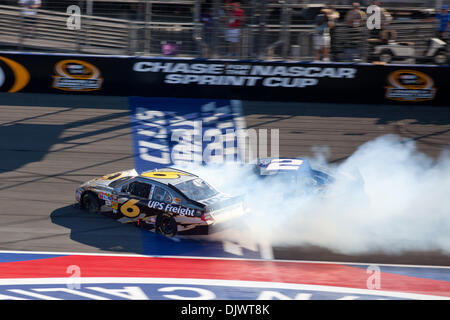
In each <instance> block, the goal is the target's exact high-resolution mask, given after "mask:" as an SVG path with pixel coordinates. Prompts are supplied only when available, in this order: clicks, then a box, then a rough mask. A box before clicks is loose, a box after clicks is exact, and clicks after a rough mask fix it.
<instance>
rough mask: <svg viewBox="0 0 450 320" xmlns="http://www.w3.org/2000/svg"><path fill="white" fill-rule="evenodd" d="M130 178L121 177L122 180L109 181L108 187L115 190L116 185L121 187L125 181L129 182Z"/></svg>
mask: <svg viewBox="0 0 450 320" xmlns="http://www.w3.org/2000/svg"><path fill="white" fill-rule="evenodd" d="M131 178H132V177H122V178H119V179H116V180H114V181H111V183H110V184H109V185H108V186H109V187H111V188H115V187H117V186H118V185H121V184H122V183H124V182H125V181H128V180H130V179H131Z"/></svg>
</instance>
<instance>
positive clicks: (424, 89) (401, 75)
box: [386, 70, 437, 102]
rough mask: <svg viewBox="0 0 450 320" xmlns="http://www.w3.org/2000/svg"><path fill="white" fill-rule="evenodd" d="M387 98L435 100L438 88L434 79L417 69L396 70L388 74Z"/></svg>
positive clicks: (413, 100) (397, 99)
mask: <svg viewBox="0 0 450 320" xmlns="http://www.w3.org/2000/svg"><path fill="white" fill-rule="evenodd" d="M387 80H388V84H389V85H388V86H387V87H386V98H387V99H391V100H396V101H412V102H415V101H428V100H433V99H434V97H435V95H436V91H437V89H436V88H435V86H434V81H433V79H432V78H431V77H430V76H428V75H427V74H425V73H423V72H420V71H417V70H396V71H394V72H391V73H390V74H389V75H388V78H387Z"/></svg>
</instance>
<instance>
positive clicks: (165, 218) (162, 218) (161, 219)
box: [155, 213, 178, 237]
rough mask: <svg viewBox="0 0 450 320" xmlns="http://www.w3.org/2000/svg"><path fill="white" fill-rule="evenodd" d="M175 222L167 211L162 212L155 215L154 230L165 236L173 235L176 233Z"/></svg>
mask: <svg viewBox="0 0 450 320" xmlns="http://www.w3.org/2000/svg"><path fill="white" fill-rule="evenodd" d="M177 228H178V226H177V222H176V221H175V219H174V218H173V217H172V216H171V215H170V214H168V213H162V214H160V215H159V216H157V217H156V222H155V230H156V233H161V234H162V235H164V236H166V237H174V236H175V235H176V234H177Z"/></svg>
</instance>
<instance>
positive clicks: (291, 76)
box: [133, 61, 357, 88]
mask: <svg viewBox="0 0 450 320" xmlns="http://www.w3.org/2000/svg"><path fill="white" fill-rule="evenodd" d="M133 71H135V72H153V73H163V74H165V78H164V83H166V84H176V85H180V84H190V85H192V84H195V85H207V86H240V87H254V86H261V85H262V86H264V87H285V88H304V87H310V86H316V85H317V84H318V83H319V79H320V78H333V79H352V78H354V77H355V75H356V72H357V69H355V68H335V67H319V66H312V67H301V66H280V65H267V64H265V65H248V64H220V63H185V62H183V63H175V62H154V61H140V62H136V63H135V64H134V66H133Z"/></svg>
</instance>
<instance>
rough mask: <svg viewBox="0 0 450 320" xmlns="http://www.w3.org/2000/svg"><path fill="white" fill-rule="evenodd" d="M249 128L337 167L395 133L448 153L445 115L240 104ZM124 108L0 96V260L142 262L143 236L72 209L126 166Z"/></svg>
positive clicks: (285, 150) (432, 151)
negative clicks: (81, 195)
mask: <svg viewBox="0 0 450 320" xmlns="http://www.w3.org/2000/svg"><path fill="white" fill-rule="evenodd" d="M244 113H245V116H246V122H247V127H248V128H280V137H282V138H281V139H280V153H281V155H282V156H297V155H299V154H304V155H312V150H311V146H312V145H326V146H328V147H329V152H330V161H331V162H339V161H342V160H344V159H345V158H346V157H348V156H349V155H350V154H352V153H353V152H354V151H355V150H356V149H357V147H358V146H359V145H361V144H362V143H364V142H366V141H369V140H372V139H373V138H375V137H377V136H380V135H383V134H387V133H395V134H399V135H401V136H403V137H407V138H410V139H413V140H414V141H416V142H417V146H418V148H419V150H420V151H422V152H425V153H426V154H428V155H430V156H433V157H435V156H437V155H438V154H439V153H440V151H441V150H442V149H443V148H445V147H448V146H449V141H450V112H449V109H448V108H444V107H430V106H413V107H411V106H386V105H364V104H361V105H351V106H350V105H329V104H313V103H308V104H302V103H277V104H273V103H271V104H268V103H263V102H244ZM131 142H132V140H131V130H130V127H129V111H128V104H127V98H124V97H100V96H90V97H89V96H78V95H36V94H5V93H3V94H0V152H1V157H0V203H1V206H0V250H18V251H20V250H24V251H46V252H85V253H105V252H106V253H111V252H113V253H138V254H139V253H145V250H144V249H145V248H144V247H143V242H142V232H141V230H138V228H136V227H135V226H132V225H122V224H119V223H117V222H115V221H113V220H110V219H108V218H106V217H103V216H100V215H98V216H96V215H89V214H87V213H85V212H83V211H80V210H78V209H75V208H73V207H72V206H71V205H72V204H73V202H74V190H75V188H76V186H78V185H79V184H80V183H82V182H84V181H86V180H89V179H91V178H93V177H97V176H101V175H104V174H105V173H109V172H114V171H119V170H123V169H127V168H132V167H133V166H134V162H133V152H132V143H131ZM273 257H274V258H275V259H288V260H290V259H292V260H296V259H298V260H319V261H345V262H358V263H392V264H420V265H443V266H450V256H449V255H446V254H444V253H442V252H407V253H403V254H399V255H392V254H391V255H388V254H384V253H382V252H379V253H372V254H367V255H362V256H349V255H343V254H337V253H334V252H331V251H329V250H327V249H324V248H316V247H296V248H274V250H273Z"/></svg>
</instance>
